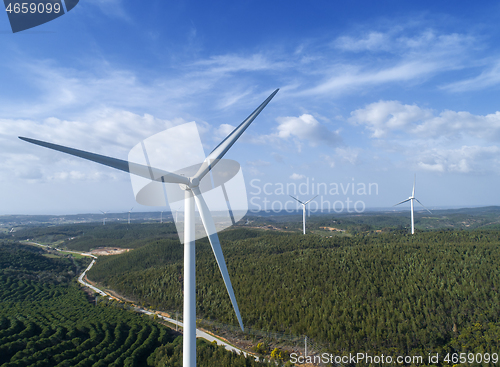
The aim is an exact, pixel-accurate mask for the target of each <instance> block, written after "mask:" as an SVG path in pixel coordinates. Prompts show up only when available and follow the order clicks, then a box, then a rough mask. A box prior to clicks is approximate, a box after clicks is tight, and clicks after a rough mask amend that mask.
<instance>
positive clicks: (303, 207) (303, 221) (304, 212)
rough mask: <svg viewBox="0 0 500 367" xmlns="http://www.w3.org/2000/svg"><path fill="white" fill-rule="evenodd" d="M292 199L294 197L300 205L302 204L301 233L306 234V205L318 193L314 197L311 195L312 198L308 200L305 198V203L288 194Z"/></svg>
mask: <svg viewBox="0 0 500 367" xmlns="http://www.w3.org/2000/svg"><path fill="white" fill-rule="evenodd" d="M289 196H290V197H291V198H292V199H295V200H297V201H298V202H299V203H300V204H301V205H302V233H303V234H306V205H307V204H309V203H310V202H311V201H313V200H314V199H316V198H317V197H318V195H316V196H315V197H313V198H312V199H310V200H307V201H306V202H305V203H303V202H302V201H300V200H299V199H297V198H294V197H293V196H292V195H289Z"/></svg>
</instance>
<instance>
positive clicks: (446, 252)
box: [89, 229, 500, 355]
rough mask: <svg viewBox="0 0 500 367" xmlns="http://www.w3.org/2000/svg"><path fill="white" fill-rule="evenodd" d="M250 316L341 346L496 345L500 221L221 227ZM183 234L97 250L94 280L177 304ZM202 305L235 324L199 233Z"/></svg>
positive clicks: (421, 348)
mask: <svg viewBox="0 0 500 367" xmlns="http://www.w3.org/2000/svg"><path fill="white" fill-rule="evenodd" d="M220 238H221V243H222V247H223V251H224V255H225V258H226V263H227V266H228V270H229V273H230V276H231V281H232V284H233V288H234V291H235V294H236V298H237V300H238V304H239V307H240V311H241V315H242V317H243V322H244V324H245V325H246V326H250V327H252V328H256V329H261V330H268V331H277V332H284V333H290V334H294V335H307V336H308V337H310V338H313V339H314V340H315V341H318V342H321V343H324V344H325V345H327V346H328V351H330V352H332V353H336V354H345V353H349V352H353V353H356V352H360V351H361V352H367V353H372V354H376V353H386V354H387V353H393V354H396V353H399V354H401V355H417V354H419V355H427V353H429V352H440V353H445V352H450V353H451V352H474V353H477V352H490V353H491V352H497V353H498V352H499V351H500V318H499V317H500V296H499V293H498V292H499V289H500V270H499V267H498V264H499V263H500V246H499V245H500V231H498V230H492V229H489V230H486V229H484V230H472V231H464V230H461V231H451V230H440V231H429V232H418V233H417V234H415V235H413V236H412V235H409V234H407V233H406V231H404V232H402V231H392V232H387V233H377V234H373V233H372V234H355V235H352V236H350V237H341V236H333V237H324V236H319V235H314V234H309V235H305V236H304V235H301V234H298V233H286V232H281V231H275V232H272V231H258V230H250V229H236V230H229V231H224V232H222V233H220ZM182 251H183V249H182V245H180V244H179V242H178V241H175V240H172V239H157V240H154V241H151V242H150V243H148V244H147V245H145V246H143V247H140V248H138V249H136V250H134V251H131V252H129V253H124V254H122V255H118V256H112V257H111V256H110V257H100V258H99V260H98V262H97V264H96V266H94V267H93V268H92V270H91V271H90V273H89V278H90V279H91V280H94V281H97V282H99V283H101V284H104V285H106V286H108V287H110V288H112V289H114V290H116V291H118V292H120V293H121V294H123V295H125V296H127V297H130V298H132V299H135V300H137V301H139V302H143V303H144V304H145V305H150V306H151V307H153V308H155V309H162V310H165V311H170V312H179V313H181V311H182V299H183V297H182V268H183V266H182ZM196 256H197V259H196V261H197V263H196V267H197V316H198V317H200V318H203V319H206V320H216V321H217V322H220V323H223V324H232V325H237V321H236V318H235V315H234V311H233V310H232V307H231V303H230V300H229V297H228V296H227V292H226V290H225V287H224V285H223V281H222V278H221V276H220V273H219V270H218V268H217V265H216V262H215V259H214V256H213V254H212V252H211V248H210V245H209V243H208V241H207V240H206V239H204V240H199V241H197V254H196Z"/></svg>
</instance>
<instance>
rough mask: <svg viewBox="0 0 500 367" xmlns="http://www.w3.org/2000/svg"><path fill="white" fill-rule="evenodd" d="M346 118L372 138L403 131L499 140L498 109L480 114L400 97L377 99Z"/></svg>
mask: <svg viewBox="0 0 500 367" xmlns="http://www.w3.org/2000/svg"><path fill="white" fill-rule="evenodd" d="M349 121H350V122H351V123H353V124H356V125H364V126H366V128H367V129H368V130H369V131H371V133H372V134H371V136H372V137H373V138H386V137H388V136H390V134H392V133H403V134H407V135H408V136H413V137H415V138H428V139H429V138H432V139H442V138H445V137H446V138H449V139H460V138H466V139H467V138H471V137H474V138H477V139H481V140H485V141H498V140H500V112H498V111H497V112H495V113H492V114H488V115H484V116H480V115H473V114H471V113H470V112H465V111H459V112H455V111H450V110H445V111H443V112H441V113H439V115H436V114H435V113H434V111H433V110H431V109H425V108H420V107H418V106H416V105H406V104H402V103H401V102H399V101H379V102H375V103H371V104H369V105H367V106H366V107H365V108H362V109H358V110H356V111H353V112H351V118H350V119H349Z"/></svg>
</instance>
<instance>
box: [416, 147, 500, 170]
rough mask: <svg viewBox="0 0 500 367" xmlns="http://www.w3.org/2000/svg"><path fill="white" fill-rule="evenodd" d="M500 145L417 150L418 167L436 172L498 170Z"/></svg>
mask: <svg viewBox="0 0 500 367" xmlns="http://www.w3.org/2000/svg"><path fill="white" fill-rule="evenodd" d="M499 153H500V147H497V146H489V147H480V146H462V147H461V148H459V149H443V148H433V149H428V150H425V151H422V152H417V154H416V159H415V160H416V163H417V165H418V167H419V168H421V169H423V170H427V171H437V172H458V173H470V172H486V171H491V170H498V169H499V168H500V164H499V163H500V159H499V158H498V155H499Z"/></svg>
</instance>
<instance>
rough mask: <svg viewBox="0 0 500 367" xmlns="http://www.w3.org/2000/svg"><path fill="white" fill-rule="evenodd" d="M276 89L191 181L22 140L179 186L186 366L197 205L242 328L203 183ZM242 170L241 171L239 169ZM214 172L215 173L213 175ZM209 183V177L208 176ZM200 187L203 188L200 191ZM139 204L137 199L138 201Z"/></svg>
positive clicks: (192, 322) (188, 362) (191, 342)
mask: <svg viewBox="0 0 500 367" xmlns="http://www.w3.org/2000/svg"><path fill="white" fill-rule="evenodd" d="M278 90H279V89H276V90H275V91H274V92H273V93H272V94H271V95H270V96H269V97H267V99H266V100H265V101H264V102H262V104H261V105H260V106H259V107H257V109H255V111H253V112H252V113H251V114H250V115H249V116H248V117H247V118H246V119H245V120H244V121H243V122H242V123H241V124H240V125H238V126H237V127H236V128H235V129H234V130H233V131H232V132H231V133H230V134H229V135H228V136H227V137H226V138H225V139H224V140H223V141H222V142H221V143H220V144H219V145H217V146H216V147H215V149H214V150H213V151H212V152H211V153H210V154H209V155H208V156H207V157H206V158H205V160H204V161H203V163H201V165H199V168H198V170H197V172H196V173H195V174H194V175H191V174H190V177H188V176H185V175H182V174H178V173H172V172H167V171H164V170H161V169H158V168H155V167H151V166H150V165H149V163H147V165H144V164H139V163H135V162H130V161H124V160H121V159H116V158H111V157H106V156H103V155H100V154H95V153H90V152H85V151H82V150H77V149H73V148H68V147H64V146H61V145H56V144H52V143H47V142H43V141H39V140H34V139H30V138H24V137H19V138H20V139H22V140H24V141H27V142H29V143H33V144H37V145H40V146H43V147H46V148H49V149H54V150H57V151H60V152H64V153H67V154H71V155H74V156H77V157H81V158H84V159H88V160H90V161H93V162H96V163H100V164H103V165H106V166H109V167H113V168H116V169H118V170H121V171H125V172H128V173H131V174H134V175H137V176H139V177H143V178H146V179H148V180H151V181H152V182H163V183H167V184H177V185H179V186H180V187H181V189H182V190H183V191H184V193H183V196H184V237H183V241H184V342H183V366H184V367H195V366H196V282H195V276H196V271H195V270H196V264H195V239H196V232H195V205H196V206H197V207H198V214H199V216H200V217H201V222H202V224H203V227H204V229H205V232H206V234H207V236H208V239H209V241H210V245H211V246H212V250H213V253H214V255H215V259H216V261H217V264H218V266H219V270H220V272H221V275H222V278H223V280H224V283H225V285H226V289H227V292H228V294H229V298H230V299H231V303H232V305H233V308H234V311H235V313H236V317H237V319H238V323H239V325H240V327H241V330H244V328H243V321H242V319H241V315H240V311H239V308H238V304H237V302H236V297H235V295H234V291H233V287H232V285H231V279H230V278H229V273H228V271H227V267H226V262H225V260H224V255H223V254H222V248H221V245H220V241H219V236H218V235H217V229H216V227H215V222H214V219H213V218H212V214H211V212H210V209H209V207H208V205H207V203H206V201H205V199H204V197H203V195H202V191H201V189H202V184H201V183H200V182H201V181H202V180H203V178H204V177H206V176H207V174H208V173H209V172H210V171H212V170H213V168H214V167H215V165H217V164H218V163H219V162H220V160H221V159H222V158H223V157H224V155H225V154H226V153H227V151H228V150H229V149H230V148H231V147H232V146H233V144H234V143H235V142H236V141H237V140H238V138H239V137H240V136H241V134H243V133H244V132H245V130H246V129H247V128H248V126H250V124H251V123H252V122H253V120H255V118H256V117H257V116H258V115H259V114H260V112H261V111H262V110H263V109H264V108H265V107H266V106H267V104H268V103H269V102H270V101H271V99H272V98H273V97H274V96H275V95H276V93H278ZM238 168H239V167H238ZM212 172H213V171H212ZM207 177H208V178H207V179H208V180H210V175H208V176H207ZM200 187H201V188H200ZM136 200H137V198H136Z"/></svg>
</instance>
